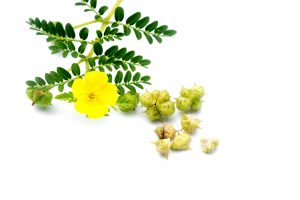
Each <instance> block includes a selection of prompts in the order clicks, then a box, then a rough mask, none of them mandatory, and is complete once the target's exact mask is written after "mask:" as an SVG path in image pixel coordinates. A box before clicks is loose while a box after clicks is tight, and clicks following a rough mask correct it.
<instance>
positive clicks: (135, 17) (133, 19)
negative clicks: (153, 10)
mask: <svg viewBox="0 0 300 200" xmlns="http://www.w3.org/2000/svg"><path fill="white" fill-rule="evenodd" d="M141 16H142V14H141V13H140V12H136V13H134V14H133V15H131V16H130V17H128V18H127V20H126V24H130V25H134V24H135V23H137V22H138V21H139V19H140V18H141Z"/></svg>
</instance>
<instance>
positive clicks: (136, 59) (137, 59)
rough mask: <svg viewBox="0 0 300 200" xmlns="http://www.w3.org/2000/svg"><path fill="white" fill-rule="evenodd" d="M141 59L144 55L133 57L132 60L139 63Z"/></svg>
mask: <svg viewBox="0 0 300 200" xmlns="http://www.w3.org/2000/svg"><path fill="white" fill-rule="evenodd" d="M141 60H143V56H135V57H134V58H132V59H131V62H133V63H139V62H140V61H141Z"/></svg>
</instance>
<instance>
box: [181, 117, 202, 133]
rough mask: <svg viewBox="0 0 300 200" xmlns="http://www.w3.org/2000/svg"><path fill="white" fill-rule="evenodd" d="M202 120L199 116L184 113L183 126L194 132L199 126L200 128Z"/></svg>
mask: <svg viewBox="0 0 300 200" xmlns="http://www.w3.org/2000/svg"><path fill="white" fill-rule="evenodd" d="M199 124H200V120H199V119H197V118H192V117H190V116H188V115H182V117H181V127H182V129H183V130H185V131H186V132H187V133H193V132H194V131H195V130H196V129H197V128H199Z"/></svg>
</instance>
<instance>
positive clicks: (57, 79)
mask: <svg viewBox="0 0 300 200" xmlns="http://www.w3.org/2000/svg"><path fill="white" fill-rule="evenodd" d="M50 75H51V76H52V78H53V79H54V80H55V82H57V83H60V82H62V81H63V78H62V77H61V75H59V74H58V73H57V72H55V71H51V72H50Z"/></svg>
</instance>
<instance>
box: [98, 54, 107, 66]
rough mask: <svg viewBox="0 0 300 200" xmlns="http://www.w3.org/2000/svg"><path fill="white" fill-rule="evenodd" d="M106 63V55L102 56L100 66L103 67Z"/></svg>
mask: <svg viewBox="0 0 300 200" xmlns="http://www.w3.org/2000/svg"><path fill="white" fill-rule="evenodd" d="M106 61H107V58H106V56H105V55H102V56H100V58H99V61H98V64H99V65H103V64H105V63H106Z"/></svg>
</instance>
